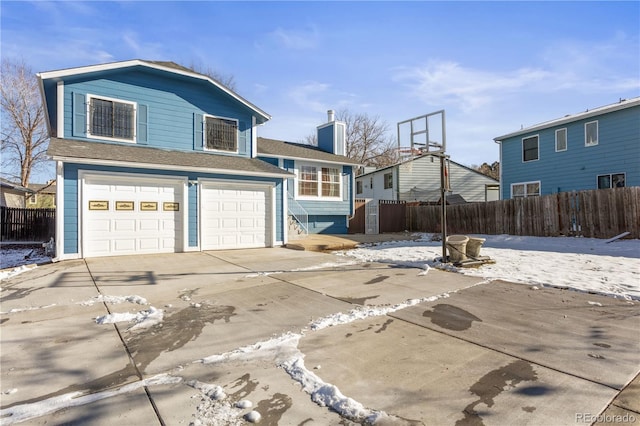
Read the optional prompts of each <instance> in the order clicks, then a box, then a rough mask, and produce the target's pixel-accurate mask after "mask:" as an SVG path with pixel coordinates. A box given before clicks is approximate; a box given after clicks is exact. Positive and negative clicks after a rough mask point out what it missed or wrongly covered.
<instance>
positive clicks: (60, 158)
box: [51, 156, 294, 179]
mask: <svg viewBox="0 0 640 426" xmlns="http://www.w3.org/2000/svg"><path fill="white" fill-rule="evenodd" d="M51 159H52V160H55V161H61V162H64V163H76V164H90V165H96V166H112V167H131V168H134V169H155V170H172V171H185V172H200V173H215V174H220V175H234V176H238V175H242V176H254V177H270V178H280V179H288V178H292V177H294V175H293V174H291V173H288V172H286V171H284V170H283V173H263V172H247V171H237V170H228V169H205V168H202V167H187V166H185V167H179V166H170V165H166V164H143V163H137V162H129V161H105V160H93V159H90V158H71V157H63V156H53V157H51ZM285 173H288V174H290V175H291V176H287V175H283V174H285Z"/></svg>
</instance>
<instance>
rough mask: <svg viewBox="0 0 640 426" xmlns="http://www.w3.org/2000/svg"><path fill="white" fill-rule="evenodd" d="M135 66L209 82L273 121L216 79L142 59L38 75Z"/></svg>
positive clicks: (56, 76) (51, 76)
mask: <svg viewBox="0 0 640 426" xmlns="http://www.w3.org/2000/svg"><path fill="white" fill-rule="evenodd" d="M134 66H143V67H147V68H153V69H157V70H162V71H166V72H169V73H172V74H179V75H184V76H188V77H192V78H196V79H199V80H205V81H208V82H209V83H211V84H212V85H214V86H215V87H217V88H218V89H220V90H222V91H223V92H225V93H227V94H228V95H229V96H231V97H233V98H234V99H236V100H237V101H239V102H240V103H242V104H243V105H245V106H246V107H248V108H249V109H251V110H253V111H254V112H256V113H258V115H260V116H262V118H264V120H265V121H268V120H271V116H270V115H269V114H267V113H266V112H264V111H262V110H261V109H260V108H258V107H257V106H255V105H253V104H252V103H251V102H249V101H247V100H246V99H244V98H243V97H241V96H240V95H238V94H237V93H235V92H232V91H231V90H229V89H227V88H226V87H225V86H223V85H222V84H220V83H218V82H217V81H215V80H214V79H212V78H210V77H207V76H206V75H203V74H199V73H197V72H191V71H185V70H180V69H176V68H172V67H166V66H163V65H160V64H154V63H152V62H146V61H142V60H140V59H133V60H129V61H122V62H109V63H107V64H99V65H88V66H85V67H77V68H66V69H62V70H57V71H46V72H41V73H38V74H36V75H37V76H38V78H39V79H41V80H44V79H47V80H48V79H60V78H63V77H70V76H74V75H79V74H88V73H92V72H101V71H111V70H116V69H120V68H128V67H134Z"/></svg>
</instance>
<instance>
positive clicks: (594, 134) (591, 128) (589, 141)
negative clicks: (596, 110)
mask: <svg viewBox="0 0 640 426" xmlns="http://www.w3.org/2000/svg"><path fill="white" fill-rule="evenodd" d="M584 144H585V146H594V145H598V122H597V121H591V122H589V123H585V125H584Z"/></svg>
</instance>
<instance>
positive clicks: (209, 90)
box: [64, 69, 252, 157]
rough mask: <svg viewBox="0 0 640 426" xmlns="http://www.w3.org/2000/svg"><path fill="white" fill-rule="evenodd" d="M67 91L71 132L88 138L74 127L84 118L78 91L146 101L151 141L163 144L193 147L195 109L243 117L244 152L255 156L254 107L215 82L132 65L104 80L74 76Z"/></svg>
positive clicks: (241, 144) (68, 131)
mask: <svg viewBox="0 0 640 426" xmlns="http://www.w3.org/2000/svg"><path fill="white" fill-rule="evenodd" d="M64 92H65V95H64V96H65V132H64V134H65V137H72V136H73V137H76V138H84V137H83V135H77V134H75V133H74V132H73V126H74V124H75V123H77V120H82V117H80V116H78V115H77V114H79V113H80V112H83V110H81V109H77V110H72V96H74V95H75V94H78V95H87V94H91V95H97V96H105V97H109V98H115V99H122V100H125V101H132V102H136V103H138V104H142V105H145V107H146V109H147V111H146V112H147V123H148V125H147V132H146V133H147V144H148V146H153V147H158V148H166V149H175V150H185V151H187V150H193V149H194V144H193V141H194V122H193V120H194V114H199V115H200V114H210V115H214V116H220V117H227V118H232V119H237V120H238V129H239V138H238V151H239V152H238V154H239V155H241V156H247V157H248V156H250V155H251V140H252V139H251V131H252V128H251V123H252V111H251V110H249V109H248V108H247V107H245V106H244V105H242V104H239V103H238V102H237V101H235V100H234V99H232V98H231V97H229V96H228V95H226V94H225V93H223V92H222V91H220V90H218V89H216V88H213V87H211V85H210V84H209V83H204V82H203V83H200V82H197V81H192V80H181V79H179V78H169V77H167V76H164V75H159V74H157V73H153V72H147V71H140V70H131V69H128V70H122V71H117V72H111V73H109V74H106V75H104V76H103V77H102V78H98V79H95V78H88V77H85V78H80V77H75V78H70V79H69V80H67V81H66V82H65V91H64ZM74 114H76V115H75V117H74ZM85 119H86V118H85ZM91 140H95V139H91ZM222 154H224V153H222Z"/></svg>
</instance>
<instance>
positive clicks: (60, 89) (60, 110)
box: [47, 81, 64, 139]
mask: <svg viewBox="0 0 640 426" xmlns="http://www.w3.org/2000/svg"><path fill="white" fill-rule="evenodd" d="M48 122H49V117H48V114H47V123H48ZM47 125H48V124H47ZM56 137H58V138H61V139H63V138H64V81H58V84H57V86H56Z"/></svg>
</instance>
